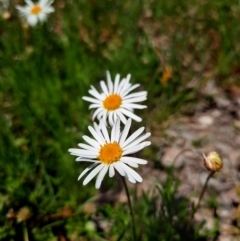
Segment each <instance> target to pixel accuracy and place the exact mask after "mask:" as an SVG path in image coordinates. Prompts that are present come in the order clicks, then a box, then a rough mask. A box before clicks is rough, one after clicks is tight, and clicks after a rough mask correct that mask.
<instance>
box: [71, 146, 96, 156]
mask: <svg viewBox="0 0 240 241" xmlns="http://www.w3.org/2000/svg"><path fill="white" fill-rule="evenodd" d="M68 151H69V152H71V154H74V155H78V156H88V157H95V158H96V157H97V156H98V151H96V150H94V151H93V150H92V151H89V150H82V149H76V148H71V149H69V150H68Z"/></svg>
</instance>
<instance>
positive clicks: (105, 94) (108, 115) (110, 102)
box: [83, 71, 147, 126]
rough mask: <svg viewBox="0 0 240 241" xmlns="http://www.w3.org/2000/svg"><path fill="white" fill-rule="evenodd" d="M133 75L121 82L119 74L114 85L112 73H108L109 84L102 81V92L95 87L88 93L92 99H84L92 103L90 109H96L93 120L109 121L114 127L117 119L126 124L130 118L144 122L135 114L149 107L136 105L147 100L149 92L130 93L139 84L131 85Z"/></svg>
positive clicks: (85, 97)
mask: <svg viewBox="0 0 240 241" xmlns="http://www.w3.org/2000/svg"><path fill="white" fill-rule="evenodd" d="M130 78H131V75H130V74H128V75H127V77H126V78H124V79H122V80H120V75H119V74H117V75H116V77H115V80H114V83H113V82H112V80H111V76H110V73H109V72H108V71H107V84H106V83H105V82H104V81H100V86H101V89H102V92H100V93H99V92H98V91H97V90H96V89H95V88H94V87H93V86H91V89H90V90H89V91H88V92H89V94H90V95H92V96H93V98H92V97H87V96H84V97H83V99H84V100H86V101H89V102H91V103H92V104H91V105H90V106H89V109H96V110H95V111H94V112H93V119H94V118H95V117H97V118H98V119H99V120H100V119H103V121H104V122H106V121H107V120H108V121H109V123H110V125H111V126H112V125H113V124H114V123H115V122H116V120H117V118H118V117H119V118H120V120H121V121H122V122H123V123H124V124H125V123H126V122H127V119H126V117H125V116H127V117H128V118H132V119H133V120H135V121H138V122H140V121H142V119H141V118H140V117H139V116H137V115H135V114H134V113H133V110H134V109H144V108H146V107H147V106H145V105H139V104H136V103H138V102H141V101H144V100H146V99H147V91H139V92H135V93H131V94H130V92H131V91H132V90H134V89H136V88H137V87H138V86H139V84H135V85H132V84H131V83H130Z"/></svg>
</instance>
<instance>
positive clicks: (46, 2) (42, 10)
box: [16, 0, 54, 26]
mask: <svg viewBox="0 0 240 241" xmlns="http://www.w3.org/2000/svg"><path fill="white" fill-rule="evenodd" d="M25 3H26V4H27V5H26V6H24V7H21V6H19V5H18V6H17V7H16V8H17V9H18V11H19V13H20V15H21V17H23V18H25V19H26V21H27V23H28V24H29V25H30V26H35V25H36V24H37V23H38V22H43V21H45V20H46V19H47V15H48V14H49V13H52V12H54V8H53V7H52V6H51V4H52V3H53V0H40V1H39V2H38V3H33V2H32V1H30V0H25Z"/></svg>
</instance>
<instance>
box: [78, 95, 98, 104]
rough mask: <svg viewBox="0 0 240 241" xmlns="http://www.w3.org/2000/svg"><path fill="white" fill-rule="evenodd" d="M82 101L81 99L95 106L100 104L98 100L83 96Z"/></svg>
mask: <svg viewBox="0 0 240 241" xmlns="http://www.w3.org/2000/svg"><path fill="white" fill-rule="evenodd" d="M82 99H83V100H86V101H88V102H92V103H95V104H99V103H102V102H101V101H100V100H97V99H93V98H91V97H88V96H83V97H82Z"/></svg>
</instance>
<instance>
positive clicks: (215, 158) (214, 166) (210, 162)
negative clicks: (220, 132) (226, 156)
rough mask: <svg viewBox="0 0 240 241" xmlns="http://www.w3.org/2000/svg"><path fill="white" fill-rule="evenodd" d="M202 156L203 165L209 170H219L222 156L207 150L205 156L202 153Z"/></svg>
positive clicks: (221, 164)
mask: <svg viewBox="0 0 240 241" xmlns="http://www.w3.org/2000/svg"><path fill="white" fill-rule="evenodd" d="M203 157H204V166H205V167H206V168H207V169H208V170H209V171H213V172H216V171H219V170H220V169H221V168H222V166H223V162H222V158H221V157H220V156H219V154H218V153H217V152H214V151H212V152H209V153H208V155H207V156H205V155H204V154H203Z"/></svg>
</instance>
